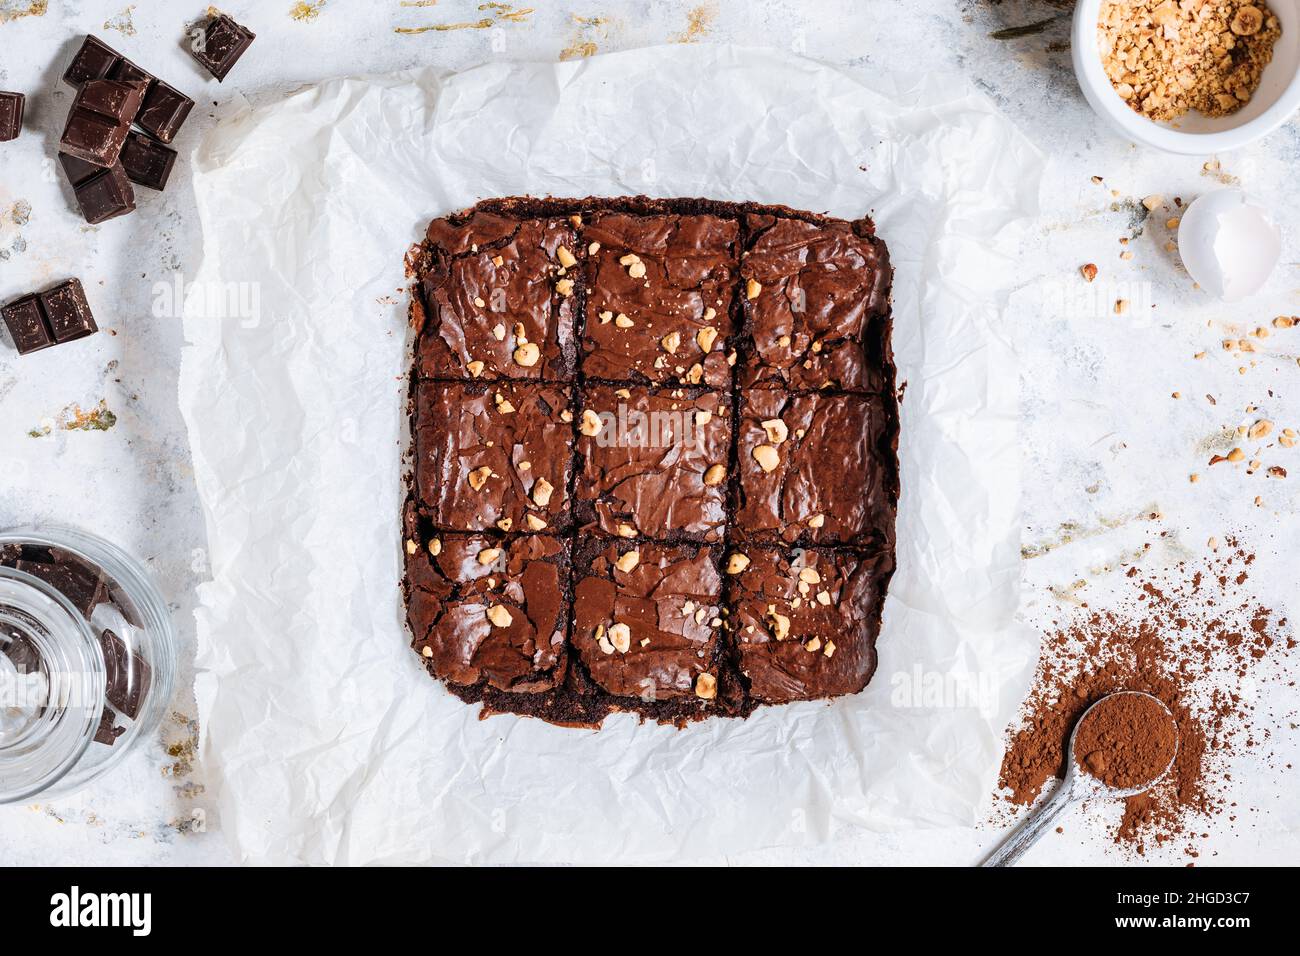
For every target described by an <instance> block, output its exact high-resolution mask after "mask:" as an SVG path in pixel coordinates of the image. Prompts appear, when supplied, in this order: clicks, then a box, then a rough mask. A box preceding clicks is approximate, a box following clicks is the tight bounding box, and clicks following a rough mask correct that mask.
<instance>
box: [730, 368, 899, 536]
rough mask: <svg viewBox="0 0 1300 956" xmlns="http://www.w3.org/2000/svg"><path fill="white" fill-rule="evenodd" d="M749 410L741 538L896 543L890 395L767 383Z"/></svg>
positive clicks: (743, 421) (744, 419)
mask: <svg viewBox="0 0 1300 956" xmlns="http://www.w3.org/2000/svg"><path fill="white" fill-rule="evenodd" d="M740 416H741V417H740V434H739V441H738V445H739V448H738V454H737V467H738V469H739V472H740V482H739V485H738V495H737V498H738V501H737V505H736V523H735V532H736V536H737V537H738V538H740V539H743V540H755V541H770V542H778V541H786V542H793V541H807V542H810V543H815V544H850V545H870V546H874V547H892V545H893V540H894V512H895V509H896V506H897V500H898V490H897V474H898V465H897V461H896V459H895V451H894V442H895V440H896V437H895V434H894V431H893V428H892V427H891V421H890V417H889V415H888V414H887V413H886V410H885V407H884V402H883V399H882V398H881V397H879V396H864V395H826V394H820V395H819V394H807V395H795V394H791V393H789V392H781V391H774V390H766V389H757V390H755V391H751V392H746V393H744V395H743V396H742V399H741V407H740Z"/></svg>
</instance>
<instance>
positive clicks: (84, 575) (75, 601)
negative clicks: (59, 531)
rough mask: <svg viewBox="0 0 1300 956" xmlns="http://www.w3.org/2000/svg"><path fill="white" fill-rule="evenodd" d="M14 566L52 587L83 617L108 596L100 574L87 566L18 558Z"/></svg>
mask: <svg viewBox="0 0 1300 956" xmlns="http://www.w3.org/2000/svg"><path fill="white" fill-rule="evenodd" d="M16 567H17V568H18V570H19V571H25V572H27V573H28V574H30V575H31V576H32V577H34V578H40V579H41V580H42V581H44V582H45V583H46V584H48V585H49V586H50V587H52V588H54V590H56V591H58V592H59V593H60V594H62V595H63V596H64V597H65V598H67V599H68V601H69V602H70V603H71V604H72V606H73V607H74V608H76V610H77V612H78V613H79V614H81V615H82V616H83V617H86V618H89V617H90V614H91V612H92V611H94V610H95V608H96V607H98V606H99V605H100V604H102V603H103V602H104V601H106V600H107V599H108V598H107V592H106V591H105V590H104V579H103V577H102V576H101V575H100V574H98V573H97V572H95V571H93V570H91V569H90V568H88V567H85V566H77V565H71V564H45V563H43V562H40V561H19V562H18V564H17V565H16Z"/></svg>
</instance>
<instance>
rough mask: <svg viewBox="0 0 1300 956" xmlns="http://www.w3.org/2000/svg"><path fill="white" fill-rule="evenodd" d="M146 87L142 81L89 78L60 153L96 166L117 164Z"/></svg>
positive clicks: (79, 97) (66, 127) (75, 108)
mask: <svg viewBox="0 0 1300 956" xmlns="http://www.w3.org/2000/svg"><path fill="white" fill-rule="evenodd" d="M145 86H146V84H145V83H144V82H142V81H140V80H129V81H128V80H87V81H86V82H85V83H84V84H83V85H82V87H81V90H80V91H79V92H78V93H77V98H76V100H75V101H73V104H72V112H71V113H69V114H68V122H67V125H66V126H65V127H64V128H63V139H62V140H61V141H60V142H59V150H60V152H64V153H67V154H69V155H70V156H75V157H77V158H78V159H81V160H85V161H86V162H88V163H93V164H94V165H96V166H112V165H113V164H114V163H116V162H117V157H118V155H119V154H120V153H121V152H122V144H123V143H124V142H126V134H127V131H128V130H130V128H131V123H132V122H133V121H134V120H135V114H136V113H138V112H139V111H140V103H141V102H142V101H143V100H144V91H145Z"/></svg>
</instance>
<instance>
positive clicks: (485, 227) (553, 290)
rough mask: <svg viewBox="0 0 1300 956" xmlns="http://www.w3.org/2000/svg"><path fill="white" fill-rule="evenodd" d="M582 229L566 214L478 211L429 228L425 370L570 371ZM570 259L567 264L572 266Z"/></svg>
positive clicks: (516, 375)
mask: <svg viewBox="0 0 1300 956" xmlns="http://www.w3.org/2000/svg"><path fill="white" fill-rule="evenodd" d="M577 243H578V239H577V235H576V233H575V232H574V229H573V225H572V223H570V222H569V220H567V219H563V218H555V219H525V220H522V221H519V220H516V221H514V222H512V223H506V222H501V221H500V218H499V217H490V216H486V215H480V214H475V215H474V216H472V217H471V218H470V219H469V220H468V221H466V222H464V223H463V224H460V225H457V224H456V222H454V221H453V220H450V219H442V220H437V221H435V222H434V223H433V225H431V226H430V227H429V233H428V242H427V244H426V249H427V254H428V257H429V262H428V269H427V271H426V272H425V273H424V275H423V278H422V281H421V290H422V294H423V298H424V303H423V308H424V316H423V320H424V327H423V329H422V333H421V336H420V342H419V346H418V349H419V371H420V374H421V375H423V376H426V377H429V378H450V379H476V378H482V379H545V380H550V381H556V380H560V379H564V378H568V377H571V375H572V373H573V367H574V353H575V349H576V346H575V344H574V340H573V327H574V319H573V317H574V311H575V307H574V302H575V298H574V291H575V289H576V288H577V287H578V283H579V282H580V281H581V274H580V270H579V269H578V268H577V266H576V263H577V259H576V254H575V250H576V249H577ZM566 262H567V263H569V265H568V266H566V265H564V263H566Z"/></svg>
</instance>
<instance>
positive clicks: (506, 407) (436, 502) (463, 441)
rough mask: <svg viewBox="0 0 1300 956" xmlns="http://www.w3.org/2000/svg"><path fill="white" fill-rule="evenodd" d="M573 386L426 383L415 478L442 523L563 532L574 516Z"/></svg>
mask: <svg viewBox="0 0 1300 956" xmlns="http://www.w3.org/2000/svg"><path fill="white" fill-rule="evenodd" d="M570 402H571V393H570V390H569V389H568V388H567V387H564V386H552V385H532V384H525V383H522V382H498V383H496V384H495V385H478V384H473V383H462V382H428V381H424V382H419V383H417V385H416V389H415V409H416V419H415V483H416V489H417V492H418V495H419V500H420V505H421V507H422V510H423V511H424V513H425V514H426V515H427V517H428V518H429V520H430V521H431V522H432V523H433V525H434V526H436V527H438V528H445V529H448V530H451V531H484V530H488V529H494V528H495V529H499V530H501V531H515V532H518V531H543V530H547V529H549V530H551V531H557V530H561V529H563V528H565V527H567V526H568V524H569V520H570V512H571V508H570V504H569V492H568V488H569V473H570V470H571V456H570V451H569V449H570V447H571V445H572V442H573V426H572V424H571V423H572V421H573V411H572V409H571V408H570Z"/></svg>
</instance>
